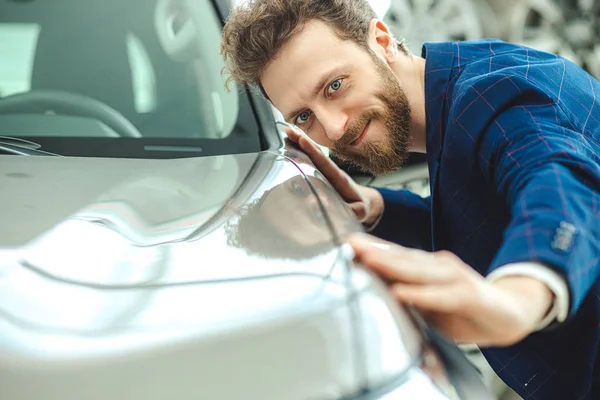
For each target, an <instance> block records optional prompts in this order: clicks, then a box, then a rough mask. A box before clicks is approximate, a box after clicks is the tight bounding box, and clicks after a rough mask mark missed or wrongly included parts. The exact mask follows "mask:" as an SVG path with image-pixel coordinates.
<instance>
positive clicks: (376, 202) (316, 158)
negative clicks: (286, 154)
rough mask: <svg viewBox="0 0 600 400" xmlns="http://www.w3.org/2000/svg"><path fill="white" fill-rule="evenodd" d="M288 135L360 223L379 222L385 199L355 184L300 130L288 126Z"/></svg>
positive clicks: (368, 188)
mask: <svg viewBox="0 0 600 400" xmlns="http://www.w3.org/2000/svg"><path fill="white" fill-rule="evenodd" d="M286 133H287V136H288V138H289V139H290V140H291V141H292V142H294V143H296V144H297V145H298V146H299V147H300V149H302V151H304V152H305V153H306V155H307V156H309V157H310V159H311V160H312V162H313V164H315V167H316V168H317V169H318V170H319V171H320V172H321V173H322V174H323V175H324V176H325V178H327V180H328V181H329V183H331V185H332V186H333V187H334V188H335V190H336V191H337V192H338V193H339V194H340V196H341V197H342V198H343V199H344V201H345V202H346V203H347V204H348V205H349V206H350V208H351V209H352V211H353V212H354V215H355V216H356V218H357V219H358V221H359V222H361V223H363V224H365V225H367V226H368V225H371V224H373V223H374V222H375V221H377V219H378V218H379V216H380V215H381V213H382V212H383V197H382V196H381V194H380V193H379V192H378V191H377V190H375V189H373V188H370V187H367V186H362V185H359V184H357V183H356V182H354V180H352V178H350V176H349V175H348V174H347V173H345V172H344V171H342V170H341V169H340V168H339V167H338V166H337V165H336V164H335V163H334V162H333V161H332V160H331V159H330V158H329V157H327V156H326V155H325V154H324V153H323V152H322V151H321V149H320V148H319V146H318V145H317V144H316V143H315V142H313V141H312V140H311V139H310V138H309V137H308V136H307V135H306V134H305V133H304V132H302V131H301V130H300V129H299V128H292V127H290V126H288V127H287V128H286Z"/></svg>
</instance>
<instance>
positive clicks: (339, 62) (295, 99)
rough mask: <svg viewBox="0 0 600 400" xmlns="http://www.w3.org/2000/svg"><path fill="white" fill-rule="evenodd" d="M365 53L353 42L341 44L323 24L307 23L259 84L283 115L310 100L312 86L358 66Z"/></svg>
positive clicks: (280, 53) (267, 70) (281, 51)
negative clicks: (336, 71)
mask: <svg viewBox="0 0 600 400" xmlns="http://www.w3.org/2000/svg"><path fill="white" fill-rule="evenodd" d="M361 53H365V52H364V51H362V49H361V48H360V47H359V46H358V45H357V44H356V43H354V42H353V41H350V40H342V39H341V38H340V37H339V36H338V35H337V34H336V33H335V31H334V30H333V29H332V28H331V27H330V26H328V25H327V24H326V23H324V22H322V21H318V20H314V21H310V22H308V23H307V24H306V25H305V26H304V28H303V29H302V30H301V31H300V32H298V33H297V34H296V35H295V36H294V37H293V38H292V39H291V40H290V41H289V42H288V43H286V45H285V46H284V47H283V48H282V49H281V50H280V51H279V53H278V54H277V56H276V57H275V59H274V60H273V61H271V62H270V63H269V65H268V66H267V68H266V69H265V71H264V73H263V75H262V77H261V83H262V85H263V87H264V89H265V91H266V92H267V95H268V96H269V98H270V99H271V101H272V102H273V104H274V105H275V107H277V108H278V109H279V110H280V111H281V112H282V113H283V114H284V115H285V114H286V113H287V112H289V111H291V109H293V108H294V107H297V106H298V103H302V102H307V101H308V100H310V97H311V95H312V92H313V89H314V86H315V85H316V84H317V83H318V82H319V80H320V79H321V78H322V77H323V76H324V75H325V74H327V73H328V72H329V71H332V70H334V69H337V68H340V67H342V66H347V65H349V62H350V65H357V64H359V63H360V59H361V56H362V54H361Z"/></svg>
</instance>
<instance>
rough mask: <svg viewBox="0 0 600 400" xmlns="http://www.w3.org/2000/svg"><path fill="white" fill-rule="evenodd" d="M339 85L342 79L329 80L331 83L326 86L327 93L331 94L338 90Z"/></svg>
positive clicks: (340, 85)
mask: <svg viewBox="0 0 600 400" xmlns="http://www.w3.org/2000/svg"><path fill="white" fill-rule="evenodd" d="M341 87H342V79H336V80H335V81H333V82H331V84H329V87H327V94H329V95H332V94H334V93H335V92H337V91H338V90H340V89H341Z"/></svg>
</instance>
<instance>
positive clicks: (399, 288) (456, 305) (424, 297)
mask: <svg viewBox="0 0 600 400" xmlns="http://www.w3.org/2000/svg"><path fill="white" fill-rule="evenodd" d="M460 290H461V288H460V287H459V286H446V285H406V284H398V283H397V284H394V285H392V286H391V288H390V291H391V293H392V295H393V296H394V297H395V298H396V300H398V301H399V302H401V303H404V304H410V305H413V306H415V307H416V308H418V309H419V310H421V311H424V312H429V313H431V312H434V313H446V314H447V313H458V312H464V311H465V309H466V304H464V303H465V296H464V295H461V294H460Z"/></svg>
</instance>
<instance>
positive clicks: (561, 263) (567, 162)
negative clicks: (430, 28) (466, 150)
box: [465, 79, 600, 315]
mask: <svg viewBox="0 0 600 400" xmlns="http://www.w3.org/2000/svg"><path fill="white" fill-rule="evenodd" d="M515 80H516V79H513V80H510V79H509V80H506V82H505V83H506V85H502V84H500V83H499V84H496V85H495V87H494V88H492V89H490V84H489V82H487V84H485V85H483V83H484V82H481V83H482V85H481V86H480V87H479V88H477V86H478V85H477V84H475V85H474V91H475V92H476V93H479V96H480V99H481V98H482V97H483V100H482V101H479V102H475V103H474V102H472V101H473V99H472V98H471V99H470V100H469V104H477V105H476V106H474V107H471V110H470V111H469V112H468V113H465V114H468V115H472V116H473V120H475V121H476V120H477V117H475V116H476V115H489V116H490V117H489V119H487V120H486V121H483V120H480V122H481V123H485V124H486V125H485V128H484V129H482V130H481V131H480V132H481V134H480V135H479V136H478V137H475V141H476V146H475V147H476V149H477V153H476V157H477V162H478V165H479V167H480V170H481V172H482V173H483V175H484V178H485V180H486V181H487V182H488V183H489V184H490V186H491V187H492V188H493V189H494V190H496V192H497V194H498V195H499V196H501V197H502V198H503V199H505V202H506V205H507V207H508V209H509V210H510V213H511V219H510V222H509V224H508V226H507V227H506V230H505V232H504V236H503V243H502V245H501V247H500V249H499V250H498V252H497V254H496V255H495V258H494V260H493V262H492V264H491V266H490V268H489V271H488V274H489V273H491V272H493V271H494V270H496V269H497V268H499V267H501V266H503V265H507V264H511V263H519V262H529V261H534V262H540V263H542V264H545V265H548V266H549V267H551V268H553V269H555V270H556V271H557V272H559V274H561V276H564V277H565V278H566V280H567V283H568V286H569V291H570V294H571V301H570V310H569V312H570V315H573V313H575V312H576V311H577V309H578V308H579V306H580V305H581V303H582V302H583V300H584V298H585V297H586V295H587V294H588V292H589V290H590V288H591V287H592V286H593V285H594V284H595V283H596V281H597V280H598V278H599V277H600V166H599V163H598V157H599V154H598V148H600V145H598V146H596V144H597V143H595V142H594V141H597V140H598V139H597V137H596V138H595V139H594V138H593V137H592V136H591V134H589V133H588V134H586V135H584V133H583V132H582V131H581V130H579V129H575V128H574V125H573V124H572V122H571V120H570V119H569V117H568V116H567V115H566V114H565V113H564V112H563V110H562V108H561V107H560V106H559V105H558V104H557V103H556V102H555V101H554V100H553V99H552V98H551V97H549V96H546V95H544V93H541V92H539V91H536V89H535V88H532V87H528V86H527V82H518V81H517V82H516V84H515V82H514V81H515ZM509 81H511V82H509ZM516 86H522V88H521V90H519V91H516V90H515V87H516ZM496 90H498V91H502V90H505V92H504V93H505V95H504V96H502V95H500V93H502V92H498V93H496V96H494V93H493V92H494V91H496ZM511 90H512V92H514V96H510V95H508V96H507V95H506V94H510V93H511ZM486 91H488V93H487V94H486V96H485V97H484V96H482V95H481V93H485V92H486ZM465 97H466V98H465V100H468V97H469V96H465ZM486 98H487V99H490V100H487V101H484V100H485V99H486ZM494 98H498V99H500V98H502V99H503V101H502V102H500V101H496V102H494V101H493V99H494ZM490 111H493V112H491V113H490ZM468 115H465V117H468ZM594 143H595V144H594Z"/></svg>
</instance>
